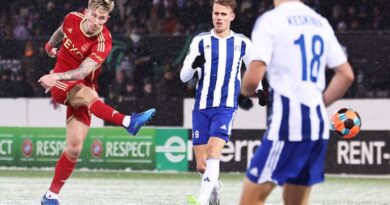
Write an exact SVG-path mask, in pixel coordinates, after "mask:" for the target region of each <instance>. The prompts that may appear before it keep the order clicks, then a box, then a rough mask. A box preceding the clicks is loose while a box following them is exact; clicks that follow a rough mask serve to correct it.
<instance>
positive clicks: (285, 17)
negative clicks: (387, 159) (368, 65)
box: [252, 1, 347, 141]
mask: <svg viewBox="0 0 390 205" xmlns="http://www.w3.org/2000/svg"><path fill="white" fill-rule="evenodd" d="M252 42H253V46H254V51H253V59H254V60H261V61H263V62H264V63H265V64H266V65H267V71H266V77H267V79H268V82H269V85H270V88H271V92H270V93H272V101H271V102H270V104H269V106H270V107H269V110H268V111H269V116H268V131H267V135H266V137H267V138H268V139H269V140H288V141H303V140H317V139H328V138H329V129H328V127H329V126H328V117H327V113H326V108H325V105H324V102H323V90H324V88H325V67H329V68H335V67H337V66H339V65H341V64H343V63H345V62H347V58H346V56H345V54H344V52H343V50H342V48H341V46H340V44H339V42H338V41H337V39H336V36H335V34H334V31H333V29H332V28H331V26H330V24H329V22H328V21H327V20H326V19H325V18H323V17H322V16H320V15H319V14H317V13H316V12H315V11H314V10H312V9H311V8H310V7H308V6H306V5H305V4H303V3H301V2H299V1H294V2H284V3H281V4H280V5H279V6H278V7H276V8H274V9H272V10H270V11H268V12H266V13H264V14H263V15H262V16H261V17H259V19H258V20H257V22H256V24H255V26H254V29H253V33H252Z"/></svg>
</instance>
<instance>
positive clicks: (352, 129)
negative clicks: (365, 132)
mask: <svg viewBox="0 0 390 205" xmlns="http://www.w3.org/2000/svg"><path fill="white" fill-rule="evenodd" d="M361 125H362V121H361V119H360V116H359V114H358V113H357V112H356V111H354V110H352V109H350V108H341V109H340V110H338V111H337V112H336V113H334V114H333V115H332V118H331V120H330V126H331V129H332V130H334V131H336V132H337V133H338V134H339V135H340V136H342V138H343V139H350V138H353V137H355V136H356V135H357V134H358V133H359V132H360V127H361Z"/></svg>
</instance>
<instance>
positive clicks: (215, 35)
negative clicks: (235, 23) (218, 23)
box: [211, 29, 234, 39]
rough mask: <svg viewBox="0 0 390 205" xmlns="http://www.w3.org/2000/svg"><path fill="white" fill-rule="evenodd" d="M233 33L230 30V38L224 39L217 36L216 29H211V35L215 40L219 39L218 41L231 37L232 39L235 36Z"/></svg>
mask: <svg viewBox="0 0 390 205" xmlns="http://www.w3.org/2000/svg"><path fill="white" fill-rule="evenodd" d="M233 33H234V32H233V31H232V30H230V34H229V35H228V36H226V37H224V38H221V37H219V36H217V34H215V30H214V29H211V34H212V35H213V36H214V37H215V38H218V39H228V38H230V37H232V36H233Z"/></svg>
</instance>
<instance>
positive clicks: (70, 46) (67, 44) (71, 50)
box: [63, 35, 84, 59]
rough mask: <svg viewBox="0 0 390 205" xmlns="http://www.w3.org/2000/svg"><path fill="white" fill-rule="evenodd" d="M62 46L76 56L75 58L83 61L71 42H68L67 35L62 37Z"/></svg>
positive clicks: (82, 57) (82, 56) (81, 55)
mask: <svg viewBox="0 0 390 205" xmlns="http://www.w3.org/2000/svg"><path fill="white" fill-rule="evenodd" d="M63 45H64V47H65V48H66V49H68V50H69V51H70V52H71V53H74V54H76V56H77V57H79V58H80V59H84V55H83V54H82V53H81V52H80V51H79V49H78V48H77V47H76V45H75V44H74V43H73V42H72V40H70V38H69V37H68V36H67V35H64V43H63Z"/></svg>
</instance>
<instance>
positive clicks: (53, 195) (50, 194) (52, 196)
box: [46, 190, 58, 199]
mask: <svg viewBox="0 0 390 205" xmlns="http://www.w3.org/2000/svg"><path fill="white" fill-rule="evenodd" d="M46 198H48V199H58V194H56V193H54V192H51V191H50V190H49V191H47V192H46Z"/></svg>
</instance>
